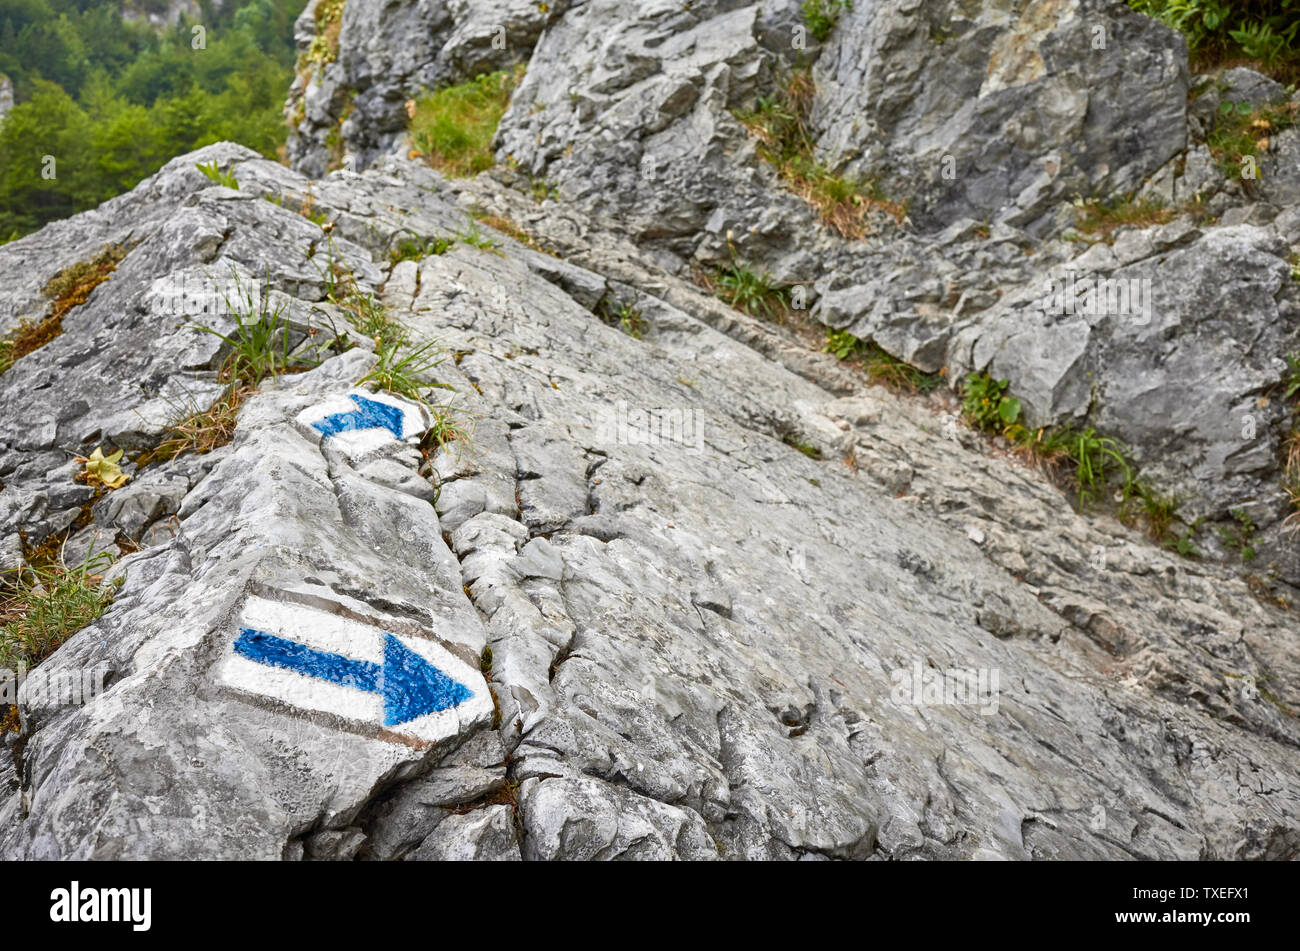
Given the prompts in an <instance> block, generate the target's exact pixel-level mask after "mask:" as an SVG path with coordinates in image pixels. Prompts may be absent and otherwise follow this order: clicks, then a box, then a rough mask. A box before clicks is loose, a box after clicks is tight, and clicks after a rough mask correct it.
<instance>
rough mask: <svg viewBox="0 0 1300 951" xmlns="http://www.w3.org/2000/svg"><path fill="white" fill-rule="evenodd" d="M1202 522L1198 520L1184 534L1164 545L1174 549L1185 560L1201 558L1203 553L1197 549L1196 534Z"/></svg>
mask: <svg viewBox="0 0 1300 951" xmlns="http://www.w3.org/2000/svg"><path fill="white" fill-rule="evenodd" d="M1200 525H1201V521H1200V519H1197V520H1196V521H1195V522H1193V523H1192V524H1191V525H1190V526H1188V528H1187V531H1185V532H1183V534H1181V535H1178V536H1175V537H1174V538H1171V539H1169V540H1168V541H1166V542H1165V543H1164V546H1165V547H1166V548H1172V549H1173V550H1174V551H1176V552H1178V554H1179V555H1181V556H1182V557H1184V558H1200V557H1201V551H1200V549H1199V548H1197V547H1196V543H1195V540H1194V539H1195V538H1196V533H1197V531H1198V530H1199V529H1200Z"/></svg>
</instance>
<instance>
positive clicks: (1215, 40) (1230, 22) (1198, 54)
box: [1129, 0, 1300, 79]
mask: <svg viewBox="0 0 1300 951" xmlns="http://www.w3.org/2000/svg"><path fill="white" fill-rule="evenodd" d="M1129 6H1130V7H1132V8H1133V9H1134V10H1137V11H1138V12H1139V13H1145V14H1147V15H1148V16H1151V17H1155V18H1156V19H1158V20H1161V21H1163V22H1164V23H1165V24H1167V25H1168V26H1171V27H1173V28H1174V29H1176V30H1178V31H1179V32H1181V33H1182V34H1183V36H1184V37H1186V39H1187V48H1188V51H1189V52H1190V53H1191V54H1192V59H1193V61H1194V62H1195V63H1198V64H1199V66H1200V68H1208V67H1210V66H1213V65H1215V64H1217V63H1220V62H1224V61H1231V60H1233V59H1239V58H1241V57H1242V56H1245V57H1247V58H1249V59H1253V60H1256V61H1257V62H1258V64H1259V65H1260V66H1262V67H1263V68H1265V69H1268V70H1270V71H1272V72H1274V74H1275V75H1277V76H1278V78H1283V79H1284V78H1286V76H1288V75H1293V74H1294V70H1295V67H1296V64H1297V61H1298V60H1300V42H1298V40H1300V34H1298V33H1297V30H1298V28H1300V18H1298V17H1297V13H1300V3H1297V2H1296V0H1129Z"/></svg>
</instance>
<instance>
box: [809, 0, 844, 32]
mask: <svg viewBox="0 0 1300 951" xmlns="http://www.w3.org/2000/svg"><path fill="white" fill-rule="evenodd" d="M852 9H853V0H804V2H803V22H804V23H805V24H807V26H808V32H809V33H811V34H812V35H813V36H815V37H816V38H817V39H819V40H824V39H826V37H828V36H830V35H831V30H833V29H835V24H836V23H838V22H839V19H840V15H841V14H843V13H844V11H846V10H852Z"/></svg>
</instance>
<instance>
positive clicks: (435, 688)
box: [383, 634, 474, 726]
mask: <svg viewBox="0 0 1300 951" xmlns="http://www.w3.org/2000/svg"><path fill="white" fill-rule="evenodd" d="M386 638H387V639H386V640H385V642H384V679H383V688H384V725H385V726H398V725H400V724H402V723H406V722H407V721H408V720H414V719H415V718H416V717H422V716H425V715H426V714H429V713H437V712H438V711H439V710H450V709H451V708H452V707H455V706H457V705H459V704H461V703H464V702H465V701H466V700H468V699H470V698H471V697H473V696H474V694H473V692H472V691H471V690H470V689H469V688H468V687H466V686H465V685H464V684H461V683H458V682H457V681H455V680H453V679H452V678H450V677H448V676H447V675H446V674H444V673H443V672H442V671H441V670H439V669H438V668H437V667H434V666H433V665H432V664H431V663H429V662H428V661H427V660H425V659H424V658H423V657H421V656H420V655H419V654H417V653H415V651H413V650H411V649H410V648H409V647H407V646H406V645H405V644H403V643H402V642H401V641H399V640H398V639H397V638H396V637H394V636H393V635H392V634H388V635H386Z"/></svg>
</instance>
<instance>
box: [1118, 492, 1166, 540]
mask: <svg viewBox="0 0 1300 951" xmlns="http://www.w3.org/2000/svg"><path fill="white" fill-rule="evenodd" d="M1134 503H1136V505H1137V507H1138V511H1139V513H1140V514H1141V516H1142V519H1143V521H1145V522H1146V529H1147V534H1148V535H1149V536H1150V537H1151V538H1152V539H1153V540H1154V541H1158V542H1162V543H1166V542H1167V540H1168V539H1169V537H1170V529H1171V527H1172V526H1173V523H1174V519H1175V518H1176V516H1177V514H1178V505H1179V499H1178V497H1177V496H1176V495H1162V494H1161V493H1159V492H1157V491H1156V490H1155V489H1154V488H1152V487H1151V486H1149V485H1147V484H1146V483H1145V482H1142V481H1141V480H1137V479H1134V480H1133V482H1132V490H1131V494H1130V496H1129V497H1128V498H1126V499H1125V500H1124V503H1123V505H1122V506H1121V509H1120V520H1121V521H1124V522H1125V523H1126V524H1127V523H1128V522H1129V521H1130V519H1131V517H1132V514H1133V513H1132V509H1133V504H1134Z"/></svg>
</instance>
